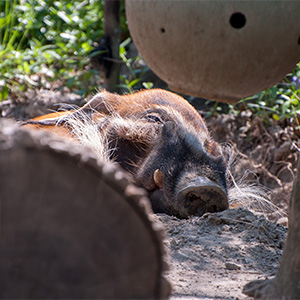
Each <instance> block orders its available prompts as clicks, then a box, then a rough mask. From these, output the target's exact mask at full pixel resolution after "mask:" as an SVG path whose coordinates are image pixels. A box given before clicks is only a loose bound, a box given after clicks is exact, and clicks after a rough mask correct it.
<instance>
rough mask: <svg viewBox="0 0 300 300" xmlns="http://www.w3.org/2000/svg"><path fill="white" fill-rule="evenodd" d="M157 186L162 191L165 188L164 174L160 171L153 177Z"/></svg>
mask: <svg viewBox="0 0 300 300" xmlns="http://www.w3.org/2000/svg"><path fill="white" fill-rule="evenodd" d="M153 178H154V182H155V184H156V185H157V186H158V187H159V188H160V189H162V187H163V181H164V173H163V172H162V171H160V170H159V169H156V170H155V172H154V175H153Z"/></svg>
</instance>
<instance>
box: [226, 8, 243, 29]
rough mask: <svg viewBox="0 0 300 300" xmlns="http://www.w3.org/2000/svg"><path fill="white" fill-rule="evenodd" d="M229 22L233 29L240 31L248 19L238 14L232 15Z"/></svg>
mask: <svg viewBox="0 0 300 300" xmlns="http://www.w3.org/2000/svg"><path fill="white" fill-rule="evenodd" d="M229 22H230V25H231V26H232V27H233V28H236V29H240V28H243V27H244V26H245V25H246V17H245V15H244V14H242V13H240V12H236V13H234V14H232V15H231V17H230V20H229Z"/></svg>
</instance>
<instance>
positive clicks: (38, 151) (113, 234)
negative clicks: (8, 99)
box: [0, 120, 170, 299]
mask: <svg viewBox="0 0 300 300" xmlns="http://www.w3.org/2000/svg"><path fill="white" fill-rule="evenodd" d="M0 140H1V145H0V165H1V168H0V178H1V181H0V204H1V240H0V253H1V255H0V282H1V289H0V298H15V299H18V298H19V299H20V298H26V299H32V298H61V299H63V298H69V299H71V298H76V299H79V298H81V299H83V298H90V299H92V298H94V299H95V298H97V299H99V298H114V299H118V298H122V299H124V298H147V299H148V298H156V299H164V298H167V297H168V296H169V294H170V285H169V283H168V282H167V281H166V280H165V279H164V271H165V265H166V264H165V262H164V256H165V251H164V248H163V243H162V233H161V229H159V230H158V229H157V225H156V224H155V225H154V224H153V222H152V221H151V218H149V212H150V211H151V209H150V204H149V202H148V200H147V199H146V197H145V194H143V193H141V192H140V190H138V189H137V191H138V193H137V194H134V188H132V187H131V193H130V194H128V193H127V194H126V193H125V191H126V189H127V185H126V184H125V183H126V182H128V185H129V184H130V183H129V181H126V179H125V178H126V175H125V174H123V175H122V176H121V175H120V172H121V171H120V170H119V169H117V168H116V167H110V170H112V168H114V170H113V171H112V172H110V174H109V176H107V178H106V176H105V172H102V170H103V169H104V166H105V163H103V162H99V161H97V160H96V159H95V155H94V154H93V152H92V151H91V150H89V149H88V148H85V147H83V146H80V145H77V144H76V145H75V144H74V143H71V142H66V141H64V140H61V139H59V138H57V137H55V136H52V135H50V134H48V133H44V132H43V133H42V132H39V131H26V130H22V129H19V128H18V127H17V126H16V125H15V124H13V123H11V122H8V121H7V120H2V121H1V122H0ZM83 157H84V159H83Z"/></svg>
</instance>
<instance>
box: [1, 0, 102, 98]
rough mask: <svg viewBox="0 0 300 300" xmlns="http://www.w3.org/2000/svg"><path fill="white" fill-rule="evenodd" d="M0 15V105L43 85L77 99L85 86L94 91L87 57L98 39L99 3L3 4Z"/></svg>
mask: <svg viewBox="0 0 300 300" xmlns="http://www.w3.org/2000/svg"><path fill="white" fill-rule="evenodd" d="M0 12H1V13H0V78H1V79H0V100H1V99H5V98H6V97H7V95H8V92H11V93H18V92H20V91H23V90H24V89H26V88H28V87H33V86H43V85H45V83H46V82H55V81H56V82H57V81H61V84H60V86H63V85H65V86H68V87H69V88H70V89H71V90H73V91H76V92H77V93H79V94H86V93H88V92H90V88H89V86H92V85H91V84H87V85H86V86H82V82H86V80H89V79H90V80H91V79H93V81H94V86H96V84H95V82H96V81H97V78H96V77H97V76H95V75H96V74H95V73H96V72H95V71H93V70H90V69H89V68H88V63H89V60H88V55H87V53H88V52H90V51H91V50H92V49H93V42H94V41H98V40H99V37H101V35H102V33H103V28H102V23H103V22H102V18H103V15H102V12H103V9H102V1H101V0H89V1H87V0H85V1H78V0H77V1H76V0H75V1H67V0H61V1H53V0H50V1H48V0H47V1H46V0H45V1H43V0H23V1H20V0H13V1H12V0H2V1H0ZM32 75H38V77H36V76H35V79H37V80H33V79H32ZM83 79H84V80H83ZM93 90H94V89H93Z"/></svg>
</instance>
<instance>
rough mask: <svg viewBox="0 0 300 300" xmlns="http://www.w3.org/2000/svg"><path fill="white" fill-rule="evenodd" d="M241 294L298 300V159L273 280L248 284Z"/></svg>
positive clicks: (299, 180) (299, 237)
mask: <svg viewBox="0 0 300 300" xmlns="http://www.w3.org/2000/svg"><path fill="white" fill-rule="evenodd" d="M243 292H244V293H245V294H246V295H248V296H251V297H254V298H260V299H300V159H299V160H298V167H297V177H296V179H295V182H294V186H293V193H292V196H291V199H290V206H289V230H288V236H287V240H286V244H285V247H284V251H283V255H282V259H281V263H280V267H279V270H278V272H277V275H276V277H275V278H274V279H273V280H270V279H267V280H265V281H262V280H257V281H253V282H250V283H248V284H247V285H246V286H245V287H244V290H243Z"/></svg>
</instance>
